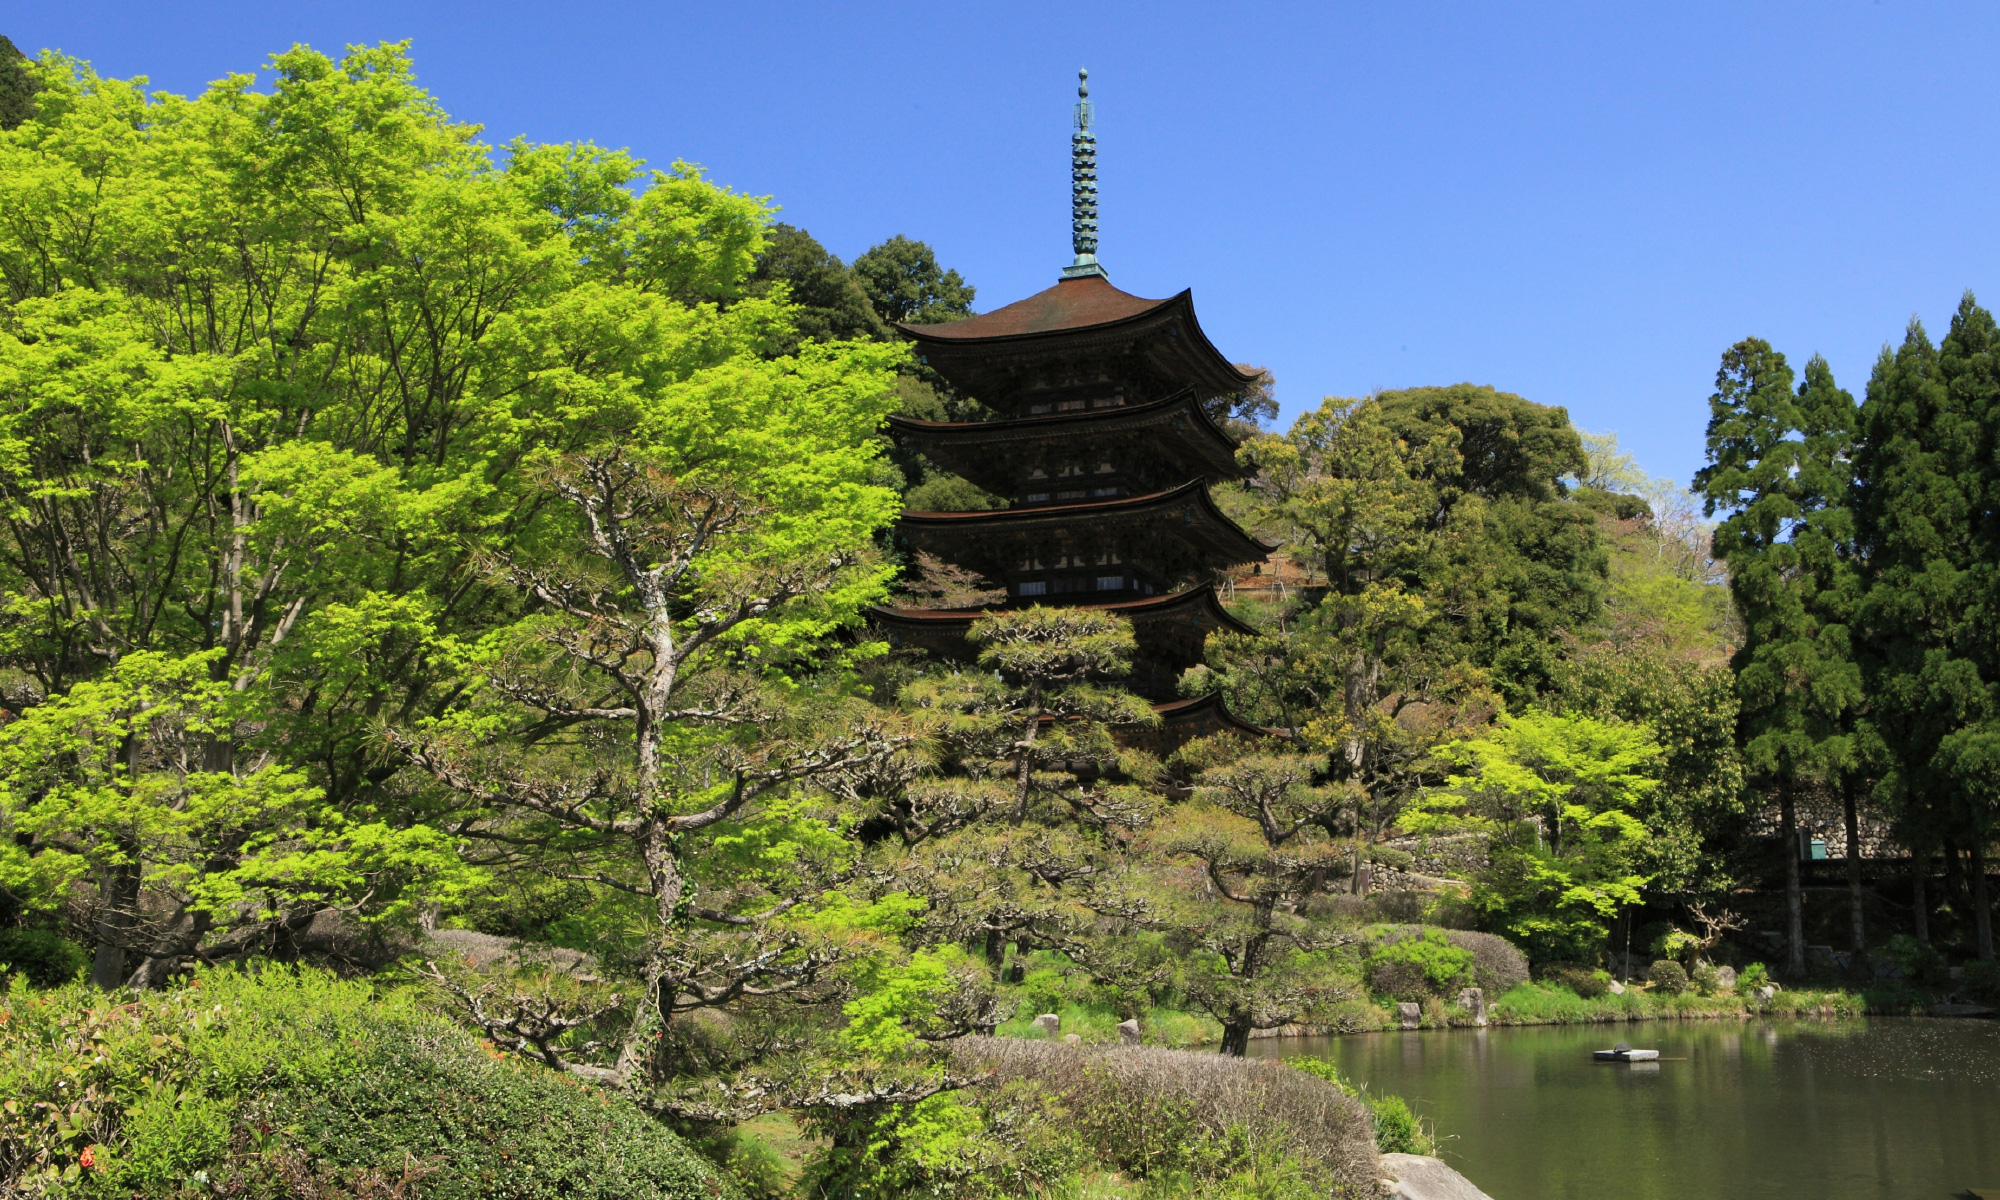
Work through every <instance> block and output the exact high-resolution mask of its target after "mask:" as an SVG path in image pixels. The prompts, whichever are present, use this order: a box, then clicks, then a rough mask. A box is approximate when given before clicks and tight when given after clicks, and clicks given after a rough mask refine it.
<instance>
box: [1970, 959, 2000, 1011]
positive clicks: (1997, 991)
mask: <svg viewBox="0 0 2000 1200" xmlns="http://www.w3.org/2000/svg"><path fill="white" fill-rule="evenodd" d="M1963 983H1964V988H1965V995H1966V998H1967V999H1970V1000H1976V1001H1978V1002H1980V1003H1981V1004H2000V963H1990V962H1969V963H1966V964H1965V978H1964V981H1963Z"/></svg>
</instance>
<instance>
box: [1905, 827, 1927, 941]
mask: <svg viewBox="0 0 2000 1200" xmlns="http://www.w3.org/2000/svg"><path fill="white" fill-rule="evenodd" d="M1930 871H1931V852H1930V851H1928V850H1912V851H1910V914H1911V916H1910V920H1911V924H1912V926H1913V928H1912V929H1911V932H1912V933H1914V934H1915V935H1916V938H1917V941H1918V942H1919V943H1921V944H1923V945H1926V946H1928V945H1930V944H1931V901H1930V897H1929V896H1928V895H1927V894H1926V892H1925V886H1924V877H1925V876H1927V875H1929V874H1930Z"/></svg>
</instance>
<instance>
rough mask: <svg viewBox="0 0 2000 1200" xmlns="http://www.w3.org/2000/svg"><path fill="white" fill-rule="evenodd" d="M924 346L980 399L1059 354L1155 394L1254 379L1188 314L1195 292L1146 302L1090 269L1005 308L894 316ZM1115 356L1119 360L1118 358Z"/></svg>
mask: <svg viewBox="0 0 2000 1200" xmlns="http://www.w3.org/2000/svg"><path fill="white" fill-rule="evenodd" d="M896 328H897V329H900V330H902V332H903V333H904V334H905V335H907V336H908V337H910V338H911V339H912V340H914V341H916V342H917V343H918V345H920V346H921V347H922V348H923V354H924V361H925V362H926V363H928V364H929V365H930V367H931V368H932V369H933V370H935V371H937V372H938V373H939V374H941V375H943V376H944V377H945V378H946V379H948V380H950V381H951V383H952V384H953V385H954V386H956V387H958V388H960V389H962V390H964V391H967V392H970V393H971V394H972V395H973V396H975V397H977V398H979V399H980V400H983V401H985V402H987V403H989V404H996V405H1002V406H1004V405H1006V404H1008V403H1009V402H1011V400H1012V398H1013V397H1014V396H1015V395H1017V394H1018V393H1020V392H1022V391H1024V390H1028V389H1031V388H1033V387H1035V386H1038V385H1047V384H1048V383H1049V382H1051V381H1050V379H1049V378H1048V372H1047V371H1046V370H1045V369H1044V370H1037V369H1036V368H1037V367H1038V366H1042V367H1045V366H1046V364H1047V363H1049V362H1051V361H1053V360H1057V359H1061V358H1065V357H1074V358H1079V359H1081V358H1088V359H1090V360H1093V362H1094V363H1096V364H1097V365H1098V366H1100V367H1110V368H1112V369H1113V371H1114V372H1115V373H1118V374H1122V375H1125V376H1128V377H1129V376H1133V375H1139V376H1146V377H1149V378H1147V379H1142V380H1136V381H1137V382H1143V383H1150V384H1152V385H1153V386H1152V388H1151V389H1150V390H1151V391H1152V392H1153V394H1155V395H1165V394H1169V393H1171V392H1176V391H1179V390H1181V389H1182V388H1184V387H1192V388H1194V389H1195V390H1196V391H1197V392H1198V393H1200V394H1201V397H1202V398H1204V399H1206V398H1208V397H1211V396H1223V395H1228V394H1230V393H1232V392H1238V391H1241V390H1243V389H1244V388H1245V387H1247V386H1249V385H1250V384H1251V383H1253V382H1255V380H1256V379H1257V374H1256V372H1254V371H1243V370H1239V369H1238V368H1237V367H1236V366H1235V365H1234V364H1232V363H1231V362H1230V361H1229V360H1228V359H1227V358H1224V357H1223V356H1222V353H1221V352H1220V351H1218V350H1217V349H1216V348H1215V346H1214V344H1213V343H1211V342H1210V341H1209V340H1208V336H1207V335H1206V334H1204V333H1203V332H1202V331H1201V323H1200V322H1198V321H1197V320H1195V315H1194V293H1193V292H1189V291H1183V292H1181V293H1180V294H1178V295H1175V296H1169V297H1167V298H1166V299H1164V300H1148V299H1146V298H1145V297H1143V296H1134V295H1132V294H1131V293H1130V292H1124V291H1120V290H1119V289H1117V288H1115V287H1113V286H1111V281H1110V280H1108V279H1105V278H1103V277H1102V276H1099V275H1085V276H1081V277H1078V278H1073V279H1064V280H1062V281H1061V282H1059V283H1057V284H1056V285H1055V286H1054V287H1050V288H1046V289H1044V290H1042V291H1039V292H1036V293H1035V294H1034V295H1032V296H1029V297H1028V298H1027V299H1025V300H1016V301H1015V302H1014V303H1012V304H1009V305H1007V306H1005V307H1004V308H996V309H994V310H993V311H992V312H989V313H981V314H980V315H978V316H976V317H967V318H965V319H964V320H962V321H947V322H944V323H942V324H937V325H908V324H902V323H898V324H897V326H896ZM1121 360H1123V361H1121Z"/></svg>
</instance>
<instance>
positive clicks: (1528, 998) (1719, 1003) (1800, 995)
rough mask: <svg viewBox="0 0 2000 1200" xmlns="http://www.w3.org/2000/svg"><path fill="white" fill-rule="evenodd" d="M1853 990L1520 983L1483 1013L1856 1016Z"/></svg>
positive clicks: (1516, 1016) (1549, 1020) (1546, 1020)
mask: <svg viewBox="0 0 2000 1200" xmlns="http://www.w3.org/2000/svg"><path fill="white" fill-rule="evenodd" d="M1865 1008H1866V1005H1865V1003H1864V1002H1863V999H1862V997H1860V996H1859V995H1857V994H1855V993H1853V992H1843V991H1817V990H1811V989H1802V990H1799V991H1781V992H1779V993H1778V994H1777V995H1776V996H1775V997H1773V998H1772V1000H1771V1002H1770V1003H1769V1004H1763V1005H1760V1004H1758V1003H1757V1001H1756V1000H1755V998H1754V997H1746V996H1740V995H1737V994H1734V993H1728V992H1724V993H1719V994H1717V995H1713V996H1702V995H1698V994H1696V993H1694V992H1683V993H1681V994H1680V995H1672V994H1670V993H1667V992H1660V991H1654V990H1643V991H1642V990H1640V989H1638V988H1632V989H1630V990H1628V991H1627V992H1626V993H1625V994H1624V995H1622V996H1614V995H1609V994H1607V995H1603V996H1596V997H1590V998H1586V997H1582V996H1579V995H1577V994H1576V993H1575V992H1573V991H1571V990H1570V989H1568V988H1566V987H1555V986H1550V985H1546V984H1539V983H1523V984H1520V985H1518V986H1516V987H1514V988H1513V989H1512V990H1510V991H1509V992H1508V993H1507V994H1506V995H1504V996H1502V997H1500V998H1499V999H1498V1000H1496V1001H1494V1002H1493V1003H1492V1004H1491V1005H1489V1006H1488V1008H1487V1018H1488V1020H1490V1021H1491V1022H1492V1023H1493V1024H1496V1025H1589V1024H1598V1023H1602V1022H1610V1021H1657V1020H1698V1019H1702V1018H1725V1017H1726V1018H1736V1019H1741V1018H1743V1017H1750V1016H1776V1017H1854V1016H1859V1015H1861V1013H1862V1012H1863V1011H1864V1010H1865Z"/></svg>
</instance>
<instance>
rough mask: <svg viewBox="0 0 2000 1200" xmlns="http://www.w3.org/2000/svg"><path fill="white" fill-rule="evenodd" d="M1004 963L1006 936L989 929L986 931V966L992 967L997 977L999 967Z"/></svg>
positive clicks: (1005, 957)
mask: <svg viewBox="0 0 2000 1200" xmlns="http://www.w3.org/2000/svg"><path fill="white" fill-rule="evenodd" d="M1006 961H1007V936H1006V934H1004V933H1002V932H1001V931H1000V930H998V929H992V928H989V929H988V930H987V931H986V965H987V966H989V967H992V968H993V970H994V972H995V974H996V975H997V974H998V972H999V970H1000V967H1001V965H1002V964H1004V963H1005V962H1006Z"/></svg>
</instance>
